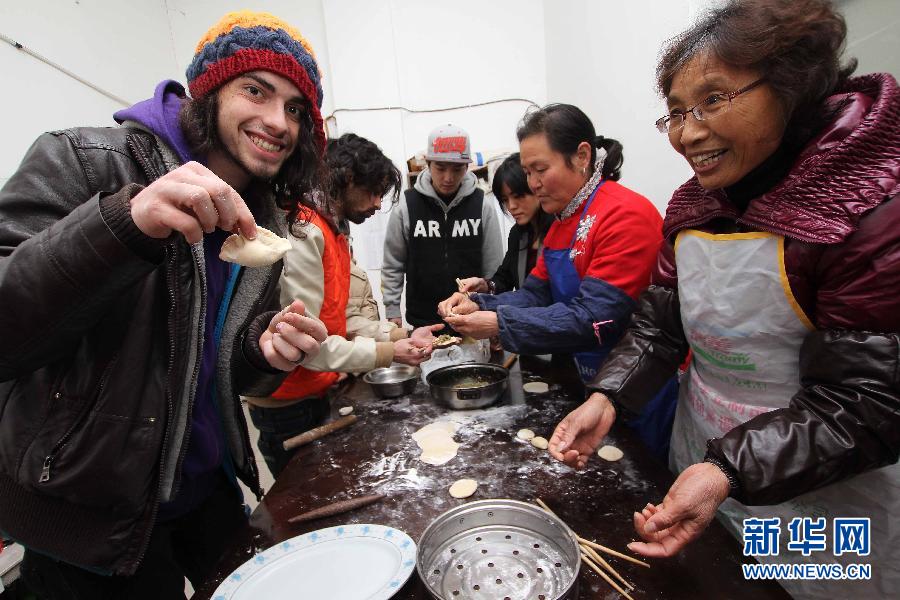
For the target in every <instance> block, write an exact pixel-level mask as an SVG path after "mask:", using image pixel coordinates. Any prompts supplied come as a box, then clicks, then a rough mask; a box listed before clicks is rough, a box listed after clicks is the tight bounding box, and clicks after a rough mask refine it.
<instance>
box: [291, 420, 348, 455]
mask: <svg viewBox="0 0 900 600" xmlns="http://www.w3.org/2000/svg"><path fill="white" fill-rule="evenodd" d="M354 423H356V415H347V416H346V417H341V418H340V419H338V420H336V421H332V422H331V423H326V424H325V425H322V426H321V427H316V428H315V429H310V430H309V431H304V432H303V433H301V434H300V435H295V436H294V437H292V438H288V439H286V440H284V442H282V444H281V445H282V446H284V449H285V450H291V449H293V448H297V447H298V446H302V445H303V444H308V443H310V442H313V441H315V440H317V439H319V438H320V437H322V436H325V435H328V434H329V433H331V432H333V431H337V430H338V429H343V428H344V427H346V426H348V425H352V424H354Z"/></svg>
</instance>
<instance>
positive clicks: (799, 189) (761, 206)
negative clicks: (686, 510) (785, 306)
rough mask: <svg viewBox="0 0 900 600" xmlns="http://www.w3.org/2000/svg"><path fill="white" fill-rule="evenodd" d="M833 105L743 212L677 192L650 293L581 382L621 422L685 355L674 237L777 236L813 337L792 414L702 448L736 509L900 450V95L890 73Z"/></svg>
mask: <svg viewBox="0 0 900 600" xmlns="http://www.w3.org/2000/svg"><path fill="white" fill-rule="evenodd" d="M839 100H845V101H846V105H845V106H844V108H843V109H842V110H841V111H840V113H839V115H838V116H837V118H836V119H835V120H834V121H832V122H831V123H830V124H829V125H828V126H826V127H825V128H824V129H823V130H822V131H821V133H820V134H819V135H817V136H816V137H815V138H814V139H813V140H812V141H811V142H810V143H809V144H808V145H807V146H806V148H805V149H804V150H803V151H802V152H801V153H800V155H799V157H798V158H797V159H796V161H795V163H794V165H793V167H792V168H791V170H790V171H789V173H788V175H787V176H786V177H784V178H783V179H782V180H780V181H779V182H778V183H777V184H776V185H775V186H774V187H772V188H771V189H769V190H768V191H767V192H765V193H764V194H762V195H761V196H758V197H756V198H754V199H753V200H751V202H750V204H749V205H748V207H747V209H746V210H745V211H744V213H743V215H741V214H739V212H738V210H737V209H736V208H734V206H733V205H731V204H730V203H729V202H728V199H727V197H726V195H725V193H724V192H723V191H721V190H705V189H703V188H702V187H701V186H700V185H699V183H698V182H697V180H696V178H692V179H691V180H689V181H688V182H687V183H685V184H684V185H682V186H681V187H680V188H679V189H678V190H677V191H676V192H675V194H674V195H673V197H672V200H671V202H670V203H669V206H668V209H667V212H666V218H665V222H664V224H663V229H664V235H665V239H666V242H665V243H664V244H663V248H662V249H661V251H660V254H659V259H658V265H657V270H656V272H655V274H654V278H653V284H652V285H651V286H650V288H649V289H648V290H647V292H645V294H644V295H643V296H642V297H641V300H640V307H639V309H638V311H637V312H636V313H635V315H634V317H633V319H632V324H631V327H630V329H629V331H628V333H627V334H626V336H625V337H624V338H623V339H622V341H621V342H620V344H619V345H618V346H617V347H616V348H615V349H614V350H613V352H612V354H610V357H609V359H608V360H607V362H606V363H605V365H604V366H603V368H602V369H601V371H600V373H599V374H598V376H597V378H596V379H595V380H594V382H593V383H592V384H591V385H590V386H589V387H590V388H591V389H593V390H595V391H600V392H603V393H604V394H606V395H608V396H610V397H611V398H613V400H614V402H615V403H616V404H617V407H618V408H619V410H620V413H622V414H624V415H625V416H626V417H627V416H628V415H629V414H632V413H635V414H639V413H640V412H641V410H642V408H643V406H644V405H645V404H646V402H647V401H648V400H649V399H650V398H652V397H653V395H654V393H655V391H656V390H657V389H658V388H659V387H661V386H662V384H663V383H665V381H666V380H667V379H668V378H669V377H670V376H671V375H672V373H674V372H675V370H676V368H677V366H678V365H679V364H680V363H681V361H683V359H684V357H685V356H686V354H687V350H688V344H687V341H686V339H685V336H684V332H683V330H682V326H681V317H680V308H679V301H678V292H677V290H678V275H677V272H676V269H675V260H674V258H675V253H674V247H673V244H674V241H675V237H676V235H677V233H678V232H679V231H682V230H684V229H687V228H692V229H701V230H705V231H710V232H714V233H728V232H735V231H769V232H772V233H776V234H779V235H783V236H785V270H786V271H787V276H788V280H789V282H790V285H791V291H792V292H793V294H794V296H795V298H796V299H797V301H798V302H799V303H800V305H801V307H802V308H803V310H804V312H805V313H806V314H807V316H808V317H809V318H810V320H811V321H812V323H813V324H814V325H815V326H816V330H815V331H813V332H812V333H810V334H808V336H807V338H806V339H805V340H804V344H803V346H802V348H801V351H800V370H801V372H800V382H801V387H800V389H799V390H798V392H797V394H796V395H795V396H794V398H793V399H792V400H791V404H790V406H789V407H788V408H785V409H779V410H774V411H771V412H769V413H765V414H763V415H760V416H758V417H756V418H754V419H751V420H750V421H747V422H746V423H744V424H742V425H739V426H738V427H735V428H734V429H732V430H731V431H730V432H728V433H727V434H726V435H725V436H723V437H722V438H720V439H717V440H711V441H710V442H709V444H708V454H707V456H708V458H712V459H714V460H715V461H716V462H717V463H718V464H720V465H724V466H725V468H726V469H727V470H730V471H732V472H733V473H734V474H735V475H736V477H737V481H738V483H739V486H738V488H737V489H735V490H734V494H733V495H734V496H735V497H736V498H737V499H738V500H739V501H741V502H743V503H744V504H751V505H752V504H774V503H779V502H783V501H785V500H787V499H790V498H792V497H794V496H797V495H799V494H801V493H804V492H807V491H810V490H813V489H816V488H818V487H821V486H824V485H827V484H830V483H834V482H835V481H839V480H843V479H846V478H849V477H851V476H853V475H855V474H858V473H861V472H863V471H866V470H869V469H873V468H877V467H880V466H883V465H887V464H892V463H894V462H896V461H897V459H898V455H900V335H898V333H900V199H897V196H898V194H900V90H898V87H897V82H896V81H895V80H894V78H893V77H891V76H890V75H886V74H876V75H867V76H864V77H858V78H853V79H851V80H849V82H848V83H847V85H846V86H845V89H843V90H841V93H840V94H838V95H836V96H834V97H833V98H831V99H830V100H829V101H839ZM847 440H852V443H847ZM812 448H815V449H816V450H815V453H812V452H810V449H812ZM783 453H790V460H784V459H785V456H783Z"/></svg>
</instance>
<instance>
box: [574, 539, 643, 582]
mask: <svg viewBox="0 0 900 600" xmlns="http://www.w3.org/2000/svg"><path fill="white" fill-rule="evenodd" d="M579 546H580V547H581V549H582V551H584V552H587V554H588V556H590V557H591V558H593V559H594V562H596V563H597V564H598V565H600V566H601V567H603V568H604V569H606V570H607V571H609V574H610V575H612V576H613V577H615V578H616V579H618V580H619V581H621V582H622V585H624V586H625V587H627V588H628V591H630V592H633V591H634V586H633V585H631V584H630V583H628V582H627V581H626V580H625V578H624V577H622V576H621V575H619V572H618V571H616V570H615V569H613V567H612V565H611V564H609V563H608V562H606V559H604V558H603V557H602V556H600V555H599V554H597V551H596V550H594V549H593V548H591V547H590V546H588V545H587V544H579Z"/></svg>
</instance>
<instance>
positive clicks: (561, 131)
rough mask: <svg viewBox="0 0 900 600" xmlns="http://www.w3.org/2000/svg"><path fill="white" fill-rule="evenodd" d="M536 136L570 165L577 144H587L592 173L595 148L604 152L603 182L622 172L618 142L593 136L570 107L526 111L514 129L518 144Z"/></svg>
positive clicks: (581, 113) (585, 120)
mask: <svg viewBox="0 0 900 600" xmlns="http://www.w3.org/2000/svg"><path fill="white" fill-rule="evenodd" d="M537 134H544V135H545V136H547V142H548V143H549V144H550V147H551V148H553V150H555V151H556V152H559V153H560V154H562V155H563V156H565V158H566V165H567V166H569V167H571V166H572V156H573V155H574V154H575V152H576V151H577V150H578V146H579V144H581V142H587V143H588V144H590V145H591V164H590V167H589V168H590V169H591V172H593V170H594V159H595V158H596V156H597V148H603V149H604V150H606V160H605V161H604V163H603V173H602V176H603V178H604V179H610V180H612V181H618V180H619V178H620V177H621V175H622V173H621V170H622V163H624V162H625V156H624V154H623V153H622V151H623V148H622V144H621V143H619V141H618V140H614V139H612V138H606V137H603V136H602V135H597V134H596V132H595V130H594V124H593V123H591V120H590V118H589V117H588V116H587V115H586V114H584V111H583V110H581V109H580V108H578V107H577V106H573V105H571V104H548V105H547V106H543V107H541V108H539V109H537V110H532V111H529V112H528V113H526V114H525V118H524V119H522V123H521V124H520V125H519V128H518V129H517V130H516V137H517V138H518V139H519V142H521V141H522V140H524V139H525V138H527V137H530V136H532V135H537Z"/></svg>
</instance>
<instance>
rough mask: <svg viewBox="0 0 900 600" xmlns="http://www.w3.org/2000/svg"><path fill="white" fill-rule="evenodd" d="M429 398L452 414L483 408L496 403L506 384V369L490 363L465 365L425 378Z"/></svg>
mask: <svg viewBox="0 0 900 600" xmlns="http://www.w3.org/2000/svg"><path fill="white" fill-rule="evenodd" d="M427 380H428V387H429V389H430V391H431V395H432V397H434V399H435V400H437V401H438V402H440V403H442V404H444V405H446V406H449V407H450V408H452V409H454V410H466V409H471V408H484V407H485V406H490V405H491V404H493V403H494V402H496V401H497V400H498V399H499V398H500V396H501V395H503V392H505V391H506V386H507V383H508V381H509V369H505V368H503V367H501V366H500V365H495V364H492V363H464V364H461V365H450V366H447V367H441V368H440V369H435V370H434V371H432V372H431V373H429V374H428V377H427Z"/></svg>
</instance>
